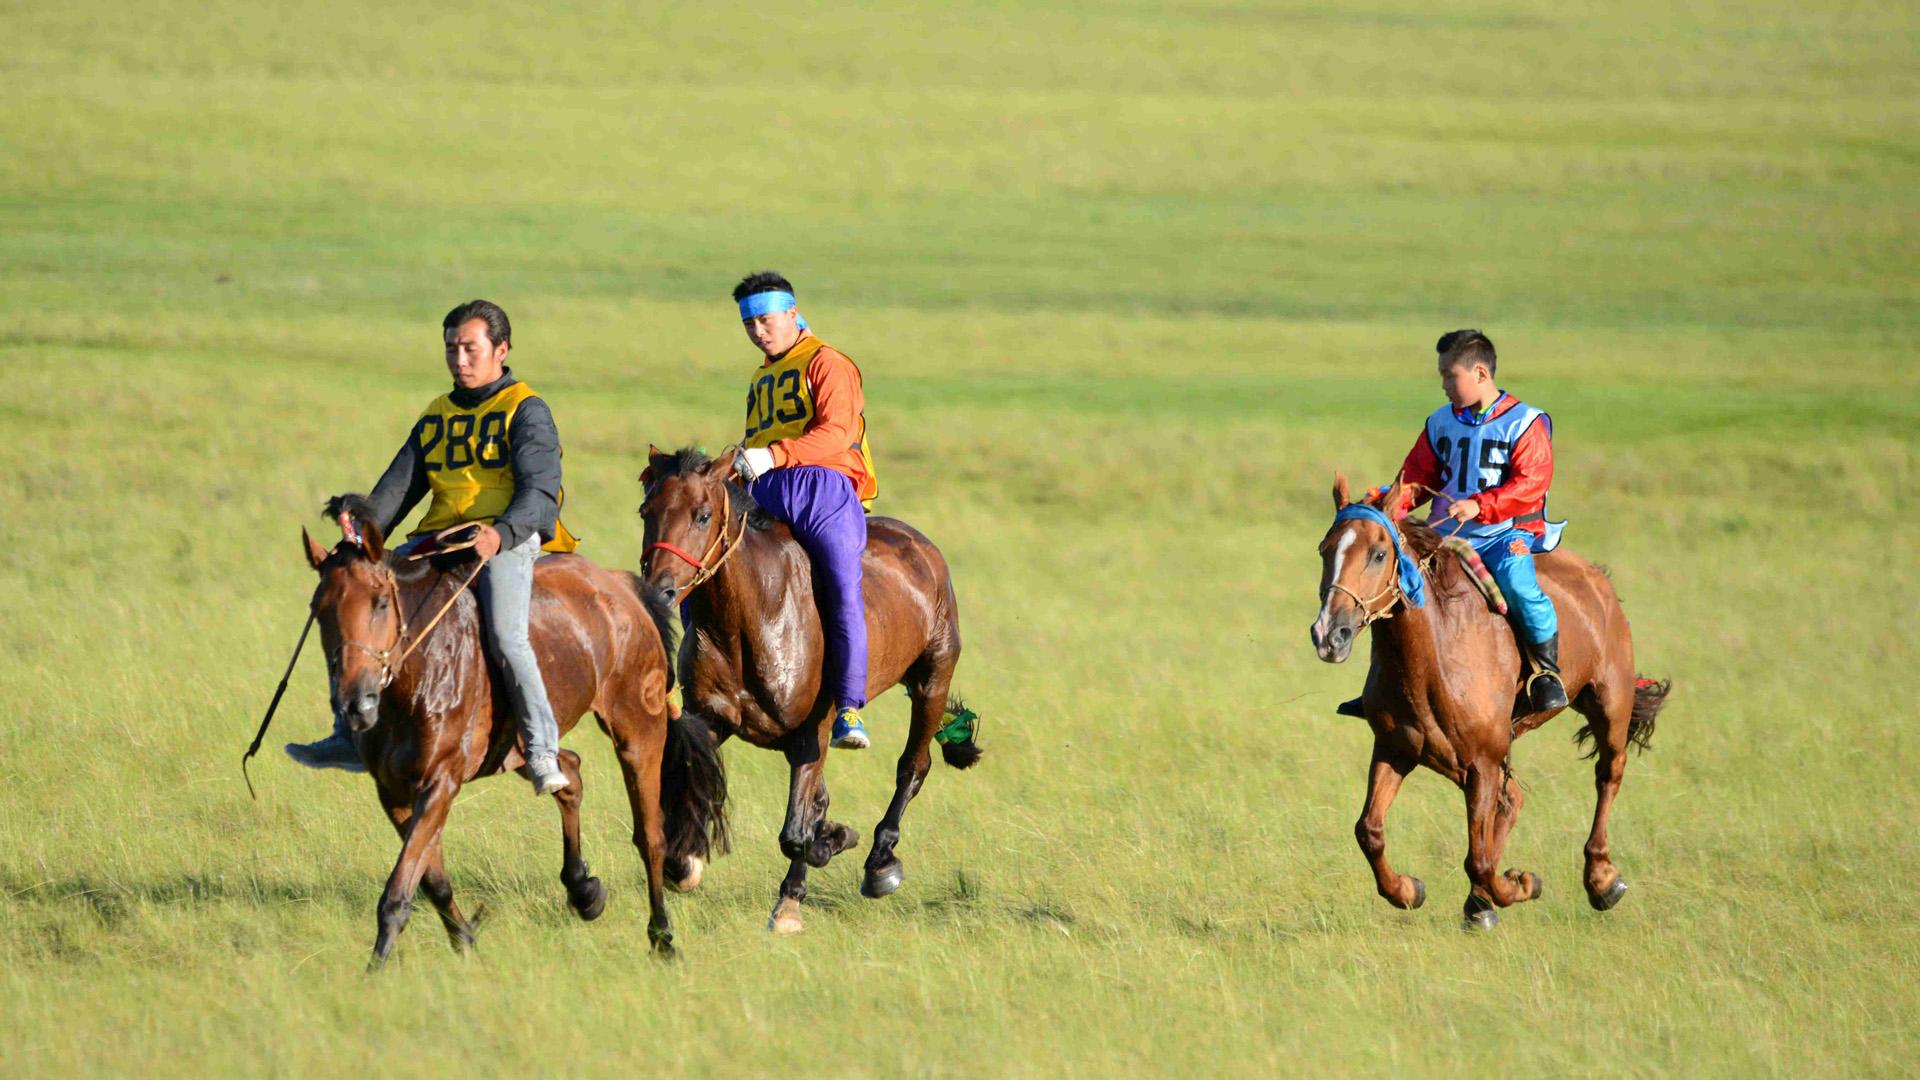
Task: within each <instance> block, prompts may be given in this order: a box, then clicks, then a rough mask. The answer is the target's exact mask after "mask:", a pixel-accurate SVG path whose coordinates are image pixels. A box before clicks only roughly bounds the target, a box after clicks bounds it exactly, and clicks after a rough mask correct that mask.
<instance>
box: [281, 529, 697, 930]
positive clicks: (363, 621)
mask: <svg viewBox="0 0 1920 1080" xmlns="http://www.w3.org/2000/svg"><path fill="white" fill-rule="evenodd" d="M327 516H328V517H329V518H330V519H333V520H336V521H339V522H340V523H341V526H342V533H343V538H342V540H341V542H340V543H339V544H338V545H336V546H335V547H334V548H333V550H331V551H328V550H327V549H325V548H323V547H321V546H320V544H319V543H318V542H316V541H315V540H314V539H313V537H312V536H310V535H308V533H307V531H306V529H304V528H302V529H301V530H300V539H301V542H302V545H303V547H304V548H305V554H306V557H307V562H308V564H309V565H310V566H312V567H313V569H314V570H315V572H317V573H318V574H319V576H320V582H319V584H318V586H317V587H316V588H315V589H314V593H313V599H312V611H313V615H314V621H315V622H316V623H317V624H318V625H319V628H320V640H321V643H322V645H323V647H324V648H325V650H326V658H327V679H328V684H329V686H330V688H331V697H332V705H333V709H334V712H335V714H336V715H340V716H344V717H345V719H346V721H347V726H348V727H349V729H350V730H352V731H353V732H354V735H355V743H356V745H357V746H358V747H359V750H360V756H361V759H362V760H363V761H364V762H365V763H366V766H367V772H368V773H369V774H370V775H371V776H372V777H373V782H374V786H375V789H376V790H377V792H378V793H379V797H380V805H381V807H382V808H383V809H384V810H385V811H386V814H387V818H388V820H390V821H391V822H392V823H393V827H394V830H395V831H396V832H398V833H399V834H400V857H399V859H398V860H397V861H396V862H395V863H394V867H393V873H392V874H391V875H390V876H389V877H388V878H387V885H386V889H385V891H384V892H383V893H382V895H381V898H380V904H379V908H378V935H377V937H376V938H375V941H374V945H373V959H372V962H371V967H373V968H378V967H379V966H380V965H381V964H383V963H384V962H385V961H386V958H387V955H388V954H389V953H390V952H391V951H392V949H393V946H394V942H395V941H396V940H397V939H398V938H399V936H400V932H401V931H402V930H403V929H405V927H406V924H407V919H408V916H409V915H410V914H411V911H412V907H413V897H414V894H415V892H416V890H418V889H420V888H421V887H424V888H425V889H426V893H427V897H428V899H430V900H432V901H433V905H434V907H435V908H436V909H437V910H438V911H439V914H440V921H441V923H442V924H443V925H444V926H445V927H446V931H447V936H448V939H449V940H450V941H451V943H452V945H453V947H454V949H455V950H456V951H458V952H462V953H464V952H466V951H468V950H470V949H471V948H472V947H473V944H474V922H472V921H469V920H468V919H467V918H466V917H464V916H463V915H462V914H461V913H460V909H459V907H458V906H457V905H456V904H455V903H454V899H453V885H452V882H451V881H450V880H449V878H448V876H447V871H446V868H445V866H444V865H443V862H442V858H441V848H440V836H441V832H442V830H443V829H444V828H445V826H446V823H447V812H448V809H449V808H450V807H451V806H452V805H453V800H454V797H455V796H456V795H458V794H459V792H460V788H461V786H462V785H463V784H466V783H468V782H470V781H473V780H476V779H478V778H480V777H483V776H490V775H494V774H497V773H499V772H502V771H506V770H508V769H517V770H519V771H521V773H522V774H523V775H525V766H524V761H523V759H522V757H521V752H520V750H519V749H518V748H517V747H516V745H515V744H516V739H517V736H518V734H519V731H518V727H519V725H518V724H516V723H515V722H514V721H513V719H512V716H513V710H512V709H511V707H510V705H509V704H508V700H507V694H506V689H505V681H504V679H501V678H498V677H496V676H495V675H494V674H493V673H492V672H490V671H489V669H488V663H487V658H486V653H485V651H484V650H485V646H484V645H483V643H482V635H481V632H480V618H479V605H478V602H477V601H476V600H475V599H474V596H473V593H472V592H471V591H469V590H467V589H466V587H465V585H466V582H467V581H470V580H471V572H469V573H454V572H451V571H452V570H453V567H450V566H447V565H439V566H435V565H432V564H431V563H424V562H414V561H409V560H407V559H404V558H399V557H396V556H395V555H394V554H393V553H390V552H388V551H386V550H385V547H384V540H383V538H382V536H381V534H380V529H379V527H378V525H377V524H376V523H375V522H374V521H373V520H372V516H371V514H370V512H369V510H368V507H367V505H366V502H365V500H364V499H362V498H361V497H359V496H339V497H336V498H334V499H333V500H331V501H330V502H329V503H328V504H327ZM442 561H443V560H439V559H436V560H435V562H442ZM476 571H477V568H476ZM461 579H465V580H461ZM429 612H437V613H438V614H437V615H435V616H434V621H433V622H430V623H428V624H427V625H426V626H425V627H424V628H422V629H420V630H418V631H417V632H416V631H413V630H411V629H410V624H415V623H417V622H418V620H420V619H422V618H425V617H426V615H427V613H429ZM442 616H444V618H442ZM669 618H671V610H670V608H669V607H668V605H667V603H666V600H665V598H664V597H662V596H660V595H659V594H658V593H657V592H656V591H655V590H653V589H652V588H651V587H649V586H647V585H646V584H645V583H644V582H642V581H640V580H639V579H638V578H637V577H635V576H634V575H632V574H629V573H623V572H616V571H612V570H607V569H603V568H601V567H599V566H596V565H594V564H593V563H591V562H589V561H587V560H586V559H584V558H582V557H580V556H578V555H572V554H568V555H550V556H547V557H544V558H542V559H540V560H539V561H537V562H536V563H535V564H534V602H533V605H532V617H531V620H532V621H531V625H530V626H529V627H528V632H529V636H530V638H531V640H532V642H533V647H534V650H535V653H536V655H537V656H538V657H539V660H540V668H541V674H542V676H543V677H544V678H545V680H546V684H547V693H548V696H549V698H550V700H551V702H552V705H553V712H554V716H555V718H556V719H557V720H558V721H559V723H560V731H561V734H563V735H564V734H565V733H566V732H568V731H569V730H571V729H572V728H573V726H574V725H575V724H576V723H578V722H579V719H580V716H581V715H582V714H583V713H585V712H586V711H587V710H589V709H591V710H593V713H594V716H595V717H596V718H597V719H598V720H599V722H600V727H601V730H603V731H605V732H606V733H607V734H608V736H609V737H611V738H612V740H613V744H614V748H615V750H616V752H617V754H618V756H619V759H620V769H621V772H622V773H623V774H624V775H625V778H626V784H627V799H628V801H629V802H630V803H631V804H632V810H633V819H634V833H633V840H634V845H635V846H636V847H637V848H638V849H639V851H640V857H641V860H642V862H643V863H644V864H645V865H646V869H647V898H648V902H649V904H650V905H651V914H650V916H649V918H648V921H647V938H648V942H649V944H650V946H651V949H652V951H653V953H654V954H655V955H656V956H660V957H663V958H671V957H672V956H673V955H674V944H673V928H672V924H671V923H670V921H669V920H668V917H667V908H666V902H665V897H664V894H663V893H662V890H661V886H662V884H663V878H664V875H663V873H662V866H663V863H664V861H665V860H666V859H668V858H681V859H685V858H689V857H699V856H704V855H705V854H706V853H707V851H708V849H709V848H710V847H713V846H719V847H724V846H725V844H726V839H727V838H726V819H725V806H726V798H727V789H726V775H725V773H724V772H723V771H722V769H721V766H720V761H719V758H718V757H717V756H716V755H715V754H714V752H713V748H712V745H711V744H710V742H709V741H708V740H707V738H706V736H705V735H704V733H702V732H700V731H697V730H694V729H692V728H691V727H690V726H688V725H687V724H685V723H678V722H670V721H669V719H668V710H667V691H668V689H669V688H670V686H669V684H670V680H671V678H672V676H671V665H670V663H669V662H668V661H669V658H668V656H667V650H666V644H665V643H666V642H667V641H668V640H670V638H669V637H668V633H667V627H668V622H667V620H668V619H669ZM396 658H397V659H396ZM559 763H560V768H561V770H562V772H564V773H565V775H566V778H567V786H566V787H565V788H563V789H561V790H560V791H558V792H556V793H555V794H554V800H555V801H556V802H558V803H559V804H560V827H561V837H562V848H563V855H562V862H561V868H560V881H561V883H562V884H563V885H564V886H565V887H566V891H567V900H568V902H569V903H570V904H571V905H572V907H573V909H574V911H575V912H577V913H578V914H579V916H580V918H581V919H583V920H586V921H592V920H593V919H596V918H598V917H599V916H600V914H601V912H602V911H603V910H604V909H605V907H606V887H605V886H604V885H602V884H601V882H600V879H599V878H596V877H594V876H593V874H592V872H591V871H590V870H589V869H588V866H587V864H586V861H585V860H583V859H582V858H581V857H580V797H581V777H580V756H579V755H578V754H576V753H574V752H573V751H571V750H561V751H560V754H559ZM476 914H478V913H476Z"/></svg>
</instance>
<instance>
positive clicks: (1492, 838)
mask: <svg viewBox="0 0 1920 1080" xmlns="http://www.w3.org/2000/svg"><path fill="white" fill-rule="evenodd" d="M1507 784H1508V776H1507V773H1506V770H1505V769H1504V768H1502V767H1501V763H1500V762H1499V761H1487V760H1484V759H1483V760H1480V761H1477V762H1474V763H1473V764H1471V765H1469V766H1467V775H1466V784H1465V785H1464V786H1465V788H1466V796H1467V861H1466V871H1467V880H1468V881H1470V882H1471V883H1472V885H1473V888H1472V891H1471V892H1469V893H1468V894H1467V902H1466V905H1465V907H1464V908H1463V909H1462V914H1463V916H1464V917H1465V922H1464V924H1463V925H1464V926H1465V927H1466V928H1467V929H1469V930H1473V929H1480V930H1491V929H1492V928H1493V927H1495V926H1497V925H1499V923H1500V916H1499V915H1498V914H1497V913H1496V912H1495V911H1494V908H1495V907H1507V906H1509V905H1512V904H1517V903H1519V902H1520V901H1522V900H1531V899H1533V898H1534V897H1536V896H1538V895H1540V893H1539V888H1540V879H1539V878H1536V877H1533V875H1531V874H1527V875H1521V876H1519V877H1517V878H1513V877H1505V876H1502V875H1501V874H1500V873H1499V872H1498V869H1499V866H1500V855H1501V848H1502V846H1503V845H1504V842H1505V840H1506V829H1510V828H1512V821H1511V820H1509V821H1508V822H1507V825H1506V828H1505V829H1503V828H1502V827H1501V821H1500V819H1501V817H1502V816H1503V814H1505V815H1508V816H1511V814H1512V812H1513V809H1514V808H1513V807H1511V806H1508V807H1505V808H1503V807H1502V805H1501V793H1502V792H1503V791H1505V790H1506V789H1507Z"/></svg>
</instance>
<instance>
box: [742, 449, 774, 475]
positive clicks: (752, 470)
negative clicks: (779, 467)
mask: <svg viewBox="0 0 1920 1080" xmlns="http://www.w3.org/2000/svg"><path fill="white" fill-rule="evenodd" d="M772 468H773V451H772V450H769V449H767V448H766V447H764V446H750V447H748V448H746V449H744V450H742V451H740V453H739V454H737V455H735V456H734V459H733V471H734V472H737V473H739V474H740V478H741V479H742V480H745V481H746V482H747V483H749V484H751V483H753V482H754V481H755V480H758V479H760V478H761V477H762V476H765V475H766V474H767V472H768V471H769V470H771V469H772Z"/></svg>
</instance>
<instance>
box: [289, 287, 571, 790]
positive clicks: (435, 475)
mask: <svg viewBox="0 0 1920 1080" xmlns="http://www.w3.org/2000/svg"><path fill="white" fill-rule="evenodd" d="M441 330H442V338H443V340H444V342H445V344H446V362H447V371H448V372H449V373H450V374H451V375H452V376H453V389H452V390H451V391H450V392H448V393H445V394H442V395H440V396H439V397H437V398H435V399H433V401H432V402H430V403H429V404H428V405H427V407H426V409H425V411H423V412H422V413H421V414H420V418H419V419H418V420H417V421H415V422H414V425H413V431H412V432H411V433H410V434H409V435H408V436H407V440H406V442H404V443H402V444H401V446H400V450H399V452H398V453H396V454H394V456H393V461H392V462H391V463H390V464H389V465H388V466H387V471H386V472H385V473H384V474H383V475H382V476H381V477H380V482H379V483H378V484H376V485H375V486H374V489H373V494H372V495H370V496H369V497H368V501H369V502H370V504H371V506H372V513H373V516H374V517H375V518H376V519H377V521H378V524H379V526H380V531H381V533H382V534H386V533H389V532H391V531H392V530H393V527H394V526H396V525H398V524H399V523H400V522H401V521H402V520H403V519H405V518H406V516H407V514H408V513H409V512H410V511H411V510H412V509H413V508H414V506H415V505H416V504H418V503H419V501H420V500H421V498H423V497H425V496H428V495H431V496H432V502H431V503H430V504H429V505H428V507H427V513H426V516H425V517H424V518H422V519H421V521H420V524H419V525H418V526H417V527H415V529H414V531H413V533H412V534H411V536H410V538H409V542H410V543H419V542H421V541H423V540H425V539H430V538H432V537H434V536H435V535H437V534H439V533H441V532H443V531H445V530H448V529H452V528H455V527H458V526H461V525H471V526H475V528H474V529H473V531H472V540H473V548H474V552H475V554H477V555H478V556H479V557H480V558H481V559H482V560H485V566H484V568H483V569H482V570H481V571H480V573H479V576H478V577H477V578H476V579H475V580H474V583H473V590H474V594H475V596H476V597H477V598H478V600H479V602H480V609H481V612H482V613H483V614H482V622H483V625H484V626H485V628H486V631H487V637H488V639H489V641H490V643H491V644H492V646H493V649H494V652H495V655H496V658H497V660H498V662H499V666H500V668H501V669H502V671H501V673H502V674H503V675H504V676H505V681H506V688H507V692H508V698H509V700H510V702H511V703H512V706H513V710H514V713H515V715H516V717H517V718H518V721H519V724H520V730H521V733H522V735H523V736H524V737H525V740H526V761H527V772H528V775H529V777H530V779H532V781H533V786H534V790H535V791H537V792H538V793H540V794H542V795H549V794H552V793H554V792H556V791H559V790H561V789H563V788H565V787H566V786H567V778H566V776H565V775H564V773H563V772H562V771H561V769H560V767H559V765H558V763H557V761H556V754H557V753H558V752H559V749H560V729H559V725H558V723H557V722H556V721H555V719H554V713H553V707H552V705H551V704H550V703H549V702H548V699H547V688H546V683H545V682H544V680H543V679H542V677H541V674H540V666H539V664H538V663H537V662H536V661H535V659H534V654H533V647H532V645H531V644H530V643H529V641H528V635H527V617H528V611H529V609H530V607H531V604H532V597H533V564H534V560H535V559H537V558H539V556H540V554H541V552H542V551H572V550H573V549H574V548H575V547H577V546H578V542H577V541H576V540H575V539H574V538H573V536H572V535H571V534H569V533H568V532H567V529H566V526H564V525H562V524H561V523H560V503H561V499H562V493H561V487H560V436H559V433H558V432H557V431H556V430H555V428H554V423H553V414H552V413H551V412H550V411H549V410H548V409H547V404H546V402H544V401H542V400H541V399H540V397H539V396H538V395H537V394H535V393H534V391H533V388H532V387H530V386H528V385H527V384H526V383H523V382H521V381H520V380H518V379H516V378H515V377H514V375H513V370H512V369H511V368H509V367H507V366H506V361H507V354H508V352H509V351H510V350H511V348H512V344H513V340H512V339H513V327H512V324H511V323H509V322H508V321H507V313H506V312H505V311H502V310H501V309H500V307H499V305H497V304H493V303H490V302H488V301H486V300H471V301H468V302H467V303H464V304H461V305H460V306H459V307H456V308H454V309H453V310H452V311H449V312H448V313H447V317H446V318H445V319H444V320H442V322H441ZM375 708H378V702H377V698H376V699H375V700H365V701H355V702H353V703H351V704H349V706H348V709H349V710H352V709H366V710H372V709H375ZM348 719H349V718H348V716H347V714H346V711H340V712H337V713H336V714H335V716H334V724H333V734H331V735H329V736H327V737H326V738H324V739H321V740H319V741H317V742H312V743H306V744H298V743H289V744H287V748H286V749H287V754H288V755H289V756H291V757H292V758H293V759H294V760H295V761H298V762H300V763H301V764H303V765H306V766H308V767H310V768H315V769H346V770H348V771H352V772H364V771H366V766H365V764H364V763H363V762H362V760H361V756H360V751H359V749H358V747H357V746H356V744H355V742H354V737H353V735H352V733H351V731H350V730H349V728H350V725H349V723H348Z"/></svg>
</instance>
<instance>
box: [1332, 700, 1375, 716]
mask: <svg viewBox="0 0 1920 1080" xmlns="http://www.w3.org/2000/svg"><path fill="white" fill-rule="evenodd" d="M1333 711H1334V712H1336V713H1339V714H1340V715H1341V716H1352V717H1356V718H1358V719H1361V720H1365V719H1366V718H1367V710H1365V709H1363V708H1361V707H1360V699H1359V698H1354V699H1353V700H1352V701H1343V702H1341V703H1340V704H1338V705H1335V706H1334V707H1333Z"/></svg>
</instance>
